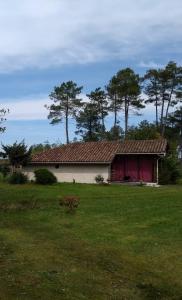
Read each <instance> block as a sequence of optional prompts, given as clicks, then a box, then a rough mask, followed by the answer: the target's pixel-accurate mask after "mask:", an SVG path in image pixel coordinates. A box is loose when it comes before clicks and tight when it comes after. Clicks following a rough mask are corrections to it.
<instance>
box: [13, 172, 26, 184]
mask: <svg viewBox="0 0 182 300" xmlns="http://www.w3.org/2000/svg"><path fill="white" fill-rule="evenodd" d="M8 182H9V183H11V184H25V183H27V182H28V177H27V176H26V175H25V174H23V173H21V172H14V173H13V174H11V175H10V176H9V177H8Z"/></svg>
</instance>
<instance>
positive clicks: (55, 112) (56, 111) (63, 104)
mask: <svg viewBox="0 0 182 300" xmlns="http://www.w3.org/2000/svg"><path fill="white" fill-rule="evenodd" d="M81 91H82V87H78V86H77V84H76V83H74V82H73V81H68V82H63V83H62V84H61V85H60V86H56V87H54V90H53V92H52V93H51V94H50V96H49V97H50V99H51V100H53V102H54V103H53V104H52V105H50V106H46V108H47V109H48V110H49V115H48V119H51V120H52V121H51V124H52V125H54V124H58V123H60V122H62V121H63V120H65V132H66V142H67V144H68V143H69V128H68V127H69V117H72V118H76V113H77V112H78V110H79V108H80V107H81V106H82V103H81V99H79V98H77V97H78V96H79V95H80V93H81Z"/></svg>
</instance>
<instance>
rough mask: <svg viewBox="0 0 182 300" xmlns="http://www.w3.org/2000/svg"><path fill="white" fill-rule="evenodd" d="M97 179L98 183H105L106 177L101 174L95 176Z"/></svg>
mask: <svg viewBox="0 0 182 300" xmlns="http://www.w3.org/2000/svg"><path fill="white" fill-rule="evenodd" d="M95 181H96V183H103V182H104V177H103V176H102V175H100V174H99V175H97V176H95Z"/></svg>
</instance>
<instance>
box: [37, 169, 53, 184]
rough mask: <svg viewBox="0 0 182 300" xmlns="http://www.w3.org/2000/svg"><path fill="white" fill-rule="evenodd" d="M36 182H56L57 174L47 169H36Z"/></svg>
mask: <svg viewBox="0 0 182 300" xmlns="http://www.w3.org/2000/svg"><path fill="white" fill-rule="evenodd" d="M34 174H35V182H36V183H39V184H45V185H46V184H54V183H56V182H57V178H56V176H54V174H53V173H52V172H50V171H49V170H47V169H38V170H36V171H34Z"/></svg>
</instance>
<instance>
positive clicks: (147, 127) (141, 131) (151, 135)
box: [127, 120, 160, 140]
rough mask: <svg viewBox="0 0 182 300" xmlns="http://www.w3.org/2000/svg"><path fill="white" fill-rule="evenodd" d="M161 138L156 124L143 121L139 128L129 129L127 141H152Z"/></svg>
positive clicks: (132, 127)
mask: <svg viewBox="0 0 182 300" xmlns="http://www.w3.org/2000/svg"><path fill="white" fill-rule="evenodd" d="M158 138H160V133H159V132H158V129H157V127H156V125H155V124H153V123H149V122H148V121H146V120H144V121H142V122H141V123H140V124H139V125H138V126H131V127H129V129H128V133H127V139H130V140H152V139H158Z"/></svg>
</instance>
